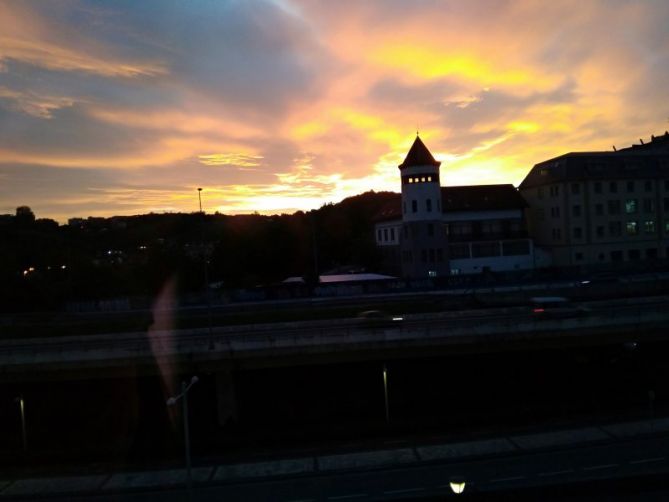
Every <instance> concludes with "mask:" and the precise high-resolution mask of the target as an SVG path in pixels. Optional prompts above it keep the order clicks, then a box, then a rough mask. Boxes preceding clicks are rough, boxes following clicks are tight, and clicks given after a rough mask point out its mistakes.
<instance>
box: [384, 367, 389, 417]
mask: <svg viewBox="0 0 669 502" xmlns="http://www.w3.org/2000/svg"><path fill="white" fill-rule="evenodd" d="M383 397H384V403H385V405H386V423H387V424H389V423H390V409H389V407H388V368H386V363H383Z"/></svg>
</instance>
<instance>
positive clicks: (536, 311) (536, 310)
mask: <svg viewBox="0 0 669 502" xmlns="http://www.w3.org/2000/svg"><path fill="white" fill-rule="evenodd" d="M532 312H534V313H535V314H541V313H542V312H544V309H533V310H532Z"/></svg>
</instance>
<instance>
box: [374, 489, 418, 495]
mask: <svg viewBox="0 0 669 502" xmlns="http://www.w3.org/2000/svg"><path fill="white" fill-rule="evenodd" d="M422 490H425V488H403V489H402V490H386V491H385V492H383V493H384V494H386V495H393V494H398V493H409V492H420V491H422Z"/></svg>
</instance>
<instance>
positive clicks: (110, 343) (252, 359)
mask: <svg viewBox="0 0 669 502" xmlns="http://www.w3.org/2000/svg"><path fill="white" fill-rule="evenodd" d="M667 305H669V297H664V296H663V297H650V298H634V299H624V300H612V301H605V302H590V303H588V304H587V307H588V308H589V309H590V312H588V313H587V314H583V315H578V316H568V317H563V318H549V319H545V318H540V317H538V316H535V315H533V314H532V312H531V310H530V309H529V308H527V307H514V308H506V309H479V310H471V311H460V312H444V313H437V314H416V315H406V316H404V319H403V320H402V321H391V320H388V321H385V320H381V321H376V320H364V319H351V318H348V319H331V320H324V321H304V322H290V323H270V324H257V325H242V326H216V327H212V328H209V329H207V328H205V329H184V330H179V329H166V328H167V326H166V324H169V323H168V322H166V321H165V320H160V319H158V322H157V323H156V324H154V326H152V327H150V328H149V329H148V330H147V331H145V332H134V333H113V334H99V335H79V336H58V337H50V338H28V339H11V340H2V341H0V368H1V369H0V379H4V380H7V379H9V380H15V379H19V380H23V379H32V378H34V377H36V376H37V375H39V374H40V373H45V372H46V373H50V374H52V376H54V375H53V374H55V373H60V372H64V373H67V374H72V373H73V372H75V373H78V374H82V375H83V374H85V375H86V376H87V377H88V378H91V377H93V378H94V377H104V376H106V375H118V374H119V372H123V371H124V370H125V369H127V368H133V371H136V370H137V369H138V368H139V369H140V370H141V369H144V370H145V371H151V369H152V368H153V369H154V370H155V369H156V367H158V368H160V371H161V372H163V370H164V369H165V368H168V369H172V370H175V371H177V372H179V373H181V372H183V371H192V370H193V369H196V368H206V369H212V370H216V369H222V368H230V367H234V368H240V367H241V368H243V367H256V368H257V367H269V366H285V365H295V364H313V363H315V362H316V363H318V362H342V361H350V360H365V359H384V358H388V357H393V356H395V357H397V356H398V355H399V354H401V356H402V357H412V356H424V355H426V354H435V353H445V352H448V353H452V352H455V351H468V352H471V351H474V352H478V351H496V350H517V349H523V348H532V347H537V346H548V347H549V346H556V345H557V346H569V345H592V344H596V343H602V342H616V341H623V342H624V341H631V340H639V339H657V338H658V337H663V336H664V333H665V328H666V326H667V322H668V321H669V309H668V308H666V307H667ZM161 326H162V329H161Z"/></svg>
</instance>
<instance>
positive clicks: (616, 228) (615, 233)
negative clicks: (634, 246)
mask: <svg viewBox="0 0 669 502" xmlns="http://www.w3.org/2000/svg"><path fill="white" fill-rule="evenodd" d="M622 233H623V225H622V223H621V222H619V221H612V222H610V223H609V235H610V236H611V237H620V236H621V235H622Z"/></svg>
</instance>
